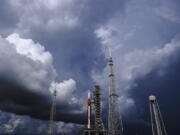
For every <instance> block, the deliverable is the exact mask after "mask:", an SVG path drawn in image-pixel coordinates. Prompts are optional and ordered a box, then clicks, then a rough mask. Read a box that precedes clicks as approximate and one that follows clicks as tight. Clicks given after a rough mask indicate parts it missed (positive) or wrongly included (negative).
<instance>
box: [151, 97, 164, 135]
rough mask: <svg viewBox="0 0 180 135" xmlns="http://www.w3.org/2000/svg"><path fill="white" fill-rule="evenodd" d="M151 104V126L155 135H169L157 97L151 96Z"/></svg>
mask: <svg viewBox="0 0 180 135" xmlns="http://www.w3.org/2000/svg"><path fill="white" fill-rule="evenodd" d="M149 104H150V114H151V126H152V133H153V135H167V132H166V128H165V125H164V122H163V118H162V115H161V112H160V109H159V105H158V102H157V100H156V97H155V96H153V95H151V96H149Z"/></svg>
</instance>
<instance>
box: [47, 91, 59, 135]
mask: <svg viewBox="0 0 180 135" xmlns="http://www.w3.org/2000/svg"><path fill="white" fill-rule="evenodd" d="M56 96H57V92H56V90H55V91H54V93H53V101H52V106H51V112H50V121H49V129H48V134H49V135H55V134H56V123H55V122H54V120H55V116H56Z"/></svg>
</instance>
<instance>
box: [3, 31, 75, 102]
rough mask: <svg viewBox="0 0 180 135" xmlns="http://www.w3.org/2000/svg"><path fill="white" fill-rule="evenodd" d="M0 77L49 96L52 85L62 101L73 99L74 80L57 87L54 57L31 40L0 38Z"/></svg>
mask: <svg viewBox="0 0 180 135" xmlns="http://www.w3.org/2000/svg"><path fill="white" fill-rule="evenodd" d="M0 60H1V64H0V75H1V76H4V77H5V78H8V79H10V80H11V81H16V82H17V83H18V84H20V85H22V86H23V87H26V88H27V89H29V90H33V91H36V92H39V93H46V94H49V93H50V92H49V90H51V88H52V86H51V85H53V86H54V87H55V89H56V90H57V91H58V95H59V97H60V98H62V100H65V99H66V98H65V97H67V96H69V97H70V96H72V95H71V94H72V92H73V91H74V90H75V88H76V82H75V81H74V80H73V79H69V80H65V81H63V82H60V83H57V82H56V80H55V79H56V76H57V75H58V74H57V73H56V70H55V68H54V66H53V57H52V55H51V53H50V52H48V51H45V48H44V47H43V46H42V45H41V44H39V43H34V41H33V40H32V39H23V38H21V37H20V36H19V35H18V34H17V33H14V34H11V35H9V36H8V37H7V38H6V39H3V38H2V37H0Z"/></svg>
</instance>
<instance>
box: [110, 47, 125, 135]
mask: <svg viewBox="0 0 180 135" xmlns="http://www.w3.org/2000/svg"><path fill="white" fill-rule="evenodd" d="M109 53H110V58H109V68H110V74H109V81H110V88H109V113H108V135H123V125H122V119H121V115H120V110H119V104H118V94H117V93H116V89H115V79H114V71H113V60H112V56H111V51H110V50H109Z"/></svg>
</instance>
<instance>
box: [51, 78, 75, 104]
mask: <svg viewBox="0 0 180 135" xmlns="http://www.w3.org/2000/svg"><path fill="white" fill-rule="evenodd" d="M75 89H76V82H75V81H74V80H73V79H69V80H64V81H63V82H60V83H57V82H52V83H51V88H50V90H51V92H53V91H54V90H56V91H57V98H58V100H61V101H65V100H70V99H71V98H70V97H71V96H72V94H73V92H74V90H75ZM73 99H74V98H73Z"/></svg>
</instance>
